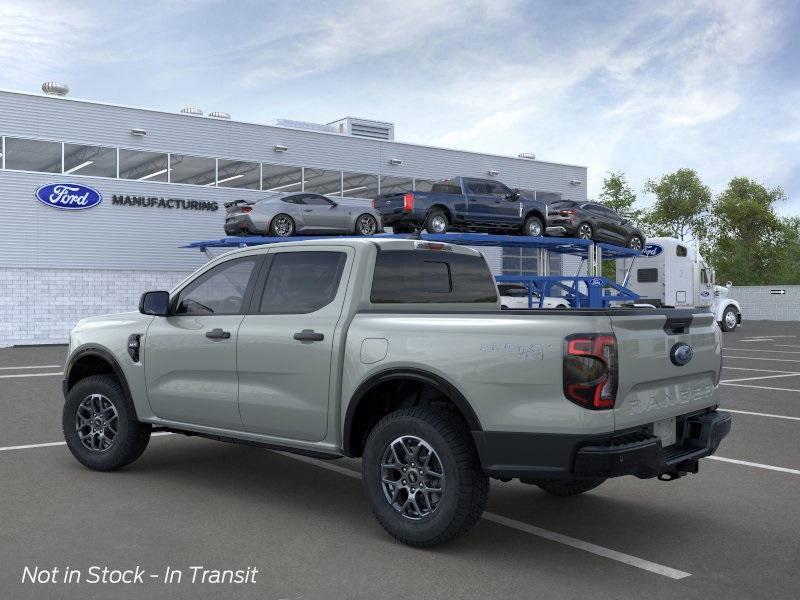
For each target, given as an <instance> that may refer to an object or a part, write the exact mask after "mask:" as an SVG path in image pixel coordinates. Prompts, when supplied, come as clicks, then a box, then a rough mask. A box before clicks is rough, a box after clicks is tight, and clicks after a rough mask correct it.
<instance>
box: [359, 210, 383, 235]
mask: <svg viewBox="0 0 800 600" xmlns="http://www.w3.org/2000/svg"><path fill="white" fill-rule="evenodd" d="M377 232H378V220H377V219H376V218H375V217H373V216H372V215H370V214H368V213H364V214H363V215H361V216H360V217H358V219H356V233H357V234H358V235H375V234H376V233H377Z"/></svg>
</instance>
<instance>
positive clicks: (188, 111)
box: [181, 106, 203, 117]
mask: <svg viewBox="0 0 800 600" xmlns="http://www.w3.org/2000/svg"><path fill="white" fill-rule="evenodd" d="M181 112H182V113H183V114H185V115H195V116H198V117H202V116H203V111H202V110H200V109H199V108H197V107H195V106H184V107H183V108H182V109H181Z"/></svg>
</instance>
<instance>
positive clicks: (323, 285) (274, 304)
mask: <svg viewBox="0 0 800 600" xmlns="http://www.w3.org/2000/svg"><path fill="white" fill-rule="evenodd" d="M346 259H347V255H346V254H345V253H344V252H327V251H321V252H316V251H303V252H279V253H277V254H274V255H273V256H272V263H271V264H270V267H269V273H268V275H267V281H266V283H265V284H264V294H263V296H262V297H261V302H260V304H259V311H258V312H259V313H262V314H276V313H277V314H303V313H310V312H314V311H316V310H319V309H320V308H322V307H323V306H326V305H328V304H330V303H331V302H333V299H334V298H335V297H336V291H337V290H338V289H339V280H340V279H341V277H342V269H344V264H345V261H346Z"/></svg>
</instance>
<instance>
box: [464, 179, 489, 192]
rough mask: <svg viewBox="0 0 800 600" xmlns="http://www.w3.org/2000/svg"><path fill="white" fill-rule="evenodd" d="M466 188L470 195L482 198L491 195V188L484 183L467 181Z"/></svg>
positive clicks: (473, 180)
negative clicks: (478, 195) (477, 195)
mask: <svg viewBox="0 0 800 600" xmlns="http://www.w3.org/2000/svg"><path fill="white" fill-rule="evenodd" d="M467 188H468V189H469V193H470V194H480V195H482V196H486V195H488V194H491V191H490V190H491V186H490V185H489V184H488V183H487V182H485V181H479V180H477V179H468V180H467Z"/></svg>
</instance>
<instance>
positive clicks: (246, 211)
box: [242, 206, 253, 213]
mask: <svg viewBox="0 0 800 600" xmlns="http://www.w3.org/2000/svg"><path fill="white" fill-rule="evenodd" d="M251 210H253V209H252V207H250V206H243V207H242V212H243V213H249V212H250V211H251Z"/></svg>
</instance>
